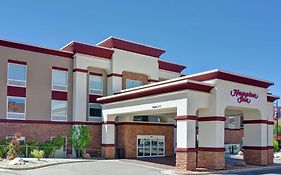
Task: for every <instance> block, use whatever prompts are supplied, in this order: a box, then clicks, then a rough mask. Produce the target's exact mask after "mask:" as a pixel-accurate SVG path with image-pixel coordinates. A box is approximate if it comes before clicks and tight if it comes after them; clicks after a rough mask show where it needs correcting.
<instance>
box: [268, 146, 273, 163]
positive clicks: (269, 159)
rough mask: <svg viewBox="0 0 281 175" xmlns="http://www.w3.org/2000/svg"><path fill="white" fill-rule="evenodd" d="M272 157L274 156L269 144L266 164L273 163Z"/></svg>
mask: <svg viewBox="0 0 281 175" xmlns="http://www.w3.org/2000/svg"><path fill="white" fill-rule="evenodd" d="M273 158H274V149H273V147H271V146H268V147H267V164H269V165H271V164H273Z"/></svg>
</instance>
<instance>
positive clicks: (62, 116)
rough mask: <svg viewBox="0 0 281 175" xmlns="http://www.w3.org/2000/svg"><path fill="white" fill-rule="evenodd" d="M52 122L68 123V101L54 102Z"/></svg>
mask: <svg viewBox="0 0 281 175" xmlns="http://www.w3.org/2000/svg"><path fill="white" fill-rule="evenodd" d="M52 121H67V101H61V100H52Z"/></svg>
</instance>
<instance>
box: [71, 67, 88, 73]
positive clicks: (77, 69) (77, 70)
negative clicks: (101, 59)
mask: <svg viewBox="0 0 281 175" xmlns="http://www.w3.org/2000/svg"><path fill="white" fill-rule="evenodd" d="M73 72H82V73H88V70H86V69H80V68H75V69H73Z"/></svg>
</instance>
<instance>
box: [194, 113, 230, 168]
mask: <svg viewBox="0 0 281 175" xmlns="http://www.w3.org/2000/svg"><path fill="white" fill-rule="evenodd" d="M197 120H198V122H199V131H198V132H199V134H198V143H199V146H198V167H200V168H208V169H216V170H219V169H224V168H225V159H224V152H225V148H224V121H225V117H217V116H212V117H198V119H197Z"/></svg>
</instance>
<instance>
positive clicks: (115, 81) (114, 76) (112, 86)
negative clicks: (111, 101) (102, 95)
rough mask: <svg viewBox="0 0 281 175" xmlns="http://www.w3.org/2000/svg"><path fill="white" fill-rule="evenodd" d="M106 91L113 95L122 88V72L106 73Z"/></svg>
mask: <svg viewBox="0 0 281 175" xmlns="http://www.w3.org/2000/svg"><path fill="white" fill-rule="evenodd" d="M107 82H108V83H107V93H108V95H113V94H114V93H117V92H120V91H121V90H122V73H111V74H108V75H107Z"/></svg>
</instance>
